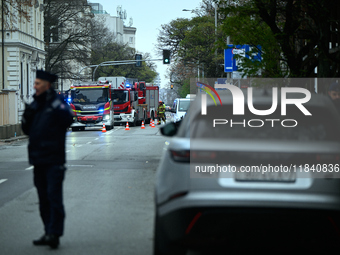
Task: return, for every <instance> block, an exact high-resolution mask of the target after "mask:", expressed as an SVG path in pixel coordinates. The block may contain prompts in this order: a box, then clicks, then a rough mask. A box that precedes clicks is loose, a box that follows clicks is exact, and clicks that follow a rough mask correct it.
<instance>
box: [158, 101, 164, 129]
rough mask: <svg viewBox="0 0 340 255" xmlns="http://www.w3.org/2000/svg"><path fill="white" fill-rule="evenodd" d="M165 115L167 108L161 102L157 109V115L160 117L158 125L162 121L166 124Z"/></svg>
mask: <svg viewBox="0 0 340 255" xmlns="http://www.w3.org/2000/svg"><path fill="white" fill-rule="evenodd" d="M164 114H165V107H164V105H163V102H162V101H159V103H158V108H157V115H158V124H157V125H160V124H161V122H162V120H163V121H164V123H165V118H164Z"/></svg>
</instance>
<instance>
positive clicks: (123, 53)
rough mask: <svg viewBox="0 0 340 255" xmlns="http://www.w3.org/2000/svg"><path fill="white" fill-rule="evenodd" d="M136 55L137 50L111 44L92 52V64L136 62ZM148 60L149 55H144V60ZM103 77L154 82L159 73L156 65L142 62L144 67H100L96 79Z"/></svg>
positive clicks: (133, 65) (132, 65)
mask: <svg viewBox="0 0 340 255" xmlns="http://www.w3.org/2000/svg"><path fill="white" fill-rule="evenodd" d="M135 54H136V51H135V49H133V48H130V47H128V46H126V45H123V44H118V43H113V42H111V43H109V44H107V45H105V46H103V47H101V48H97V49H94V50H93V51H92V60H91V63H92V64H93V65H96V64H100V63H102V62H105V61H117V60H134V59H135ZM148 58H149V54H143V59H148ZM101 76H124V77H128V78H138V79H139V80H143V81H146V82H152V81H153V80H154V79H155V77H156V76H157V73H156V72H155V65H154V64H153V63H146V62H142V67H136V66H135V64H131V65H117V66H103V67H99V68H98V69H97V72H96V77H95V79H98V77H101Z"/></svg>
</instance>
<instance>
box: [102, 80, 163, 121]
mask: <svg viewBox="0 0 340 255" xmlns="http://www.w3.org/2000/svg"><path fill="white" fill-rule="evenodd" d="M105 79H106V80H105ZM99 81H102V82H109V83H111V84H112V89H111V97H112V102H113V107H114V119H115V123H123V124H125V123H126V122H128V123H129V125H130V126H136V125H140V124H141V122H142V121H144V122H145V123H146V124H147V123H150V120H151V119H155V118H156V117H157V107H158V98H159V87H158V86H146V83H145V82H143V81H140V82H133V83H132V84H130V83H128V82H127V81H131V79H126V78H125V77H100V78H99Z"/></svg>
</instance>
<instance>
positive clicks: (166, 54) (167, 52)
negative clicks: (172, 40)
mask: <svg viewBox="0 0 340 255" xmlns="http://www.w3.org/2000/svg"><path fill="white" fill-rule="evenodd" d="M170 54H171V52H170V50H163V64H165V65H169V64H170Z"/></svg>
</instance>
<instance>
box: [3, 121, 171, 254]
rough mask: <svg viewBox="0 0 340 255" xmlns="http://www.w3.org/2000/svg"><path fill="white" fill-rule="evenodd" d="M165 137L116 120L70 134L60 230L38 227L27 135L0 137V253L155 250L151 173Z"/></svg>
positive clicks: (90, 252) (35, 195)
mask: <svg viewBox="0 0 340 255" xmlns="http://www.w3.org/2000/svg"><path fill="white" fill-rule="evenodd" d="M166 140H167V138H165V137H163V136H161V135H160V132H159V128H158V127H156V128H151V127H150V126H149V125H146V129H144V130H142V129H141V128H140V127H130V130H129V131H125V127H123V126H116V127H115V128H114V130H110V131H108V132H106V133H102V132H101V131H100V130H98V129H91V130H86V131H80V132H68V134H67V145H66V152H67V164H66V165H67V169H68V170H67V172H66V178H65V182H64V202H65V210H66V221H65V234H64V236H63V237H62V238H61V245H60V248H59V249H58V250H55V251H50V248H48V247H35V246H33V245H32V240H33V239H36V238H38V237H40V236H41V235H42V234H43V225H42V222H41V220H40V217H39V211H38V198H37V194H36V190H35V188H34V187H33V173H32V167H30V166H29V164H28V163H27V140H23V141H17V142H13V143H11V144H0V254H1V255H7V254H8V255H12V254H14V255H15V254H25V255H30V254H32V255H33V254H34V255H39V254H46V253H49V252H53V253H54V254H84V255H87V254H119V255H125V254H126V255H131V254H152V242H153V218H154V205H153V196H154V192H153V188H154V175H155V171H156V168H157V166H158V162H159V160H160V157H161V154H162V150H163V145H164V142H165V141H166Z"/></svg>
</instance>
